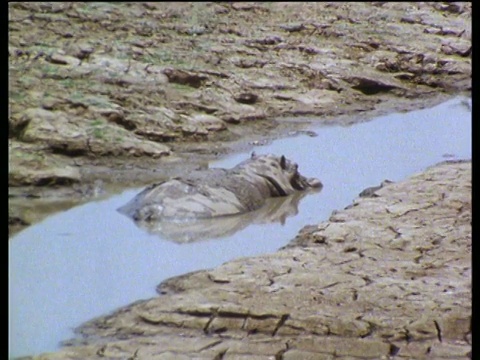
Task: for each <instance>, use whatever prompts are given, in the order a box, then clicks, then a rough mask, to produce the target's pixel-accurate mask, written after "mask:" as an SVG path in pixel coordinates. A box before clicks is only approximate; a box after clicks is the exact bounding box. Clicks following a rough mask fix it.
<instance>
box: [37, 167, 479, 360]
mask: <svg viewBox="0 0 480 360" xmlns="http://www.w3.org/2000/svg"><path fill="white" fill-rule="evenodd" d="M252 241H255V239H252ZM471 245H472V244H471V162H469V161H457V162H445V163H441V164H439V165H436V166H433V167H431V168H429V169H427V170H426V171H425V172H423V173H420V174H417V175H414V176H413V177H411V178H409V179H407V180H405V181H402V182H399V183H393V184H389V185H387V186H385V187H383V188H381V189H379V190H377V191H376V192H374V193H373V194H371V196H370V197H361V198H358V199H357V200H355V201H354V202H353V204H352V205H350V206H348V207H347V208H346V209H344V210H341V211H337V212H335V213H334V214H332V216H331V218H330V219H329V220H328V221H325V222H322V223H320V224H318V225H315V226H307V227H305V228H304V229H303V230H302V231H300V233H299V235H298V236H297V237H296V238H295V239H294V240H293V241H292V242H291V243H290V244H289V245H287V246H286V247H284V248H283V249H281V250H279V251H278V252H276V253H274V254H269V255H262V256H257V257H251V258H243V259H238V260H234V261H230V262H227V263H225V264H223V265H222V266H219V267H217V268H215V269H213V270H205V271H198V272H195V273H191V274H186V275H183V276H179V277H175V278H172V279H169V280H167V281H165V282H164V283H162V284H160V285H159V287H158V291H159V293H160V294H161V296H159V297H156V298H153V299H150V300H146V301H140V302H137V303H134V304H132V305H129V306H127V307H124V308H122V309H120V310H118V311H116V312H114V313H113V314H111V315H108V316H104V317H100V318H97V319H94V320H92V321H90V322H88V323H86V324H84V325H83V326H82V327H81V328H80V329H79V333H80V334H82V335H83V337H84V338H83V339H77V340H76V341H72V342H71V344H70V345H72V346H70V347H65V348H63V349H62V350H60V351H58V352H57V353H52V354H45V355H41V356H37V357H35V358H34V359H37V360H40V359H42V360H47V359H50V360H53V359H72V360H73V359H103V358H107V359H284V360H285V359H442V358H448V359H468V358H470V357H471V355H470V352H471ZM74 343H76V344H77V345H75V346H73V344H74Z"/></svg>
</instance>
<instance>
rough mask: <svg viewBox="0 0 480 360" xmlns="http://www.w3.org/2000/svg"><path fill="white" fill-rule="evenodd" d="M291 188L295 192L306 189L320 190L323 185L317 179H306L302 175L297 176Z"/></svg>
mask: <svg viewBox="0 0 480 360" xmlns="http://www.w3.org/2000/svg"><path fill="white" fill-rule="evenodd" d="M292 186H293V187H294V188H295V189H297V190H306V189H308V188H315V189H321V188H322V187H323V184H322V182H321V181H320V180H318V179H317V178H313V177H312V178H306V177H304V176H302V175H298V177H296V179H294V181H292Z"/></svg>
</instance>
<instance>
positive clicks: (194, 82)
mask: <svg viewBox="0 0 480 360" xmlns="http://www.w3.org/2000/svg"><path fill="white" fill-rule="evenodd" d="M163 74H165V75H166V76H167V77H168V81H170V82H171V83H176V84H181V85H188V86H191V87H193V88H199V87H201V86H202V85H203V83H204V82H205V80H207V79H208V77H207V76H206V75H203V74H197V73H193V72H189V71H184V70H179V69H174V68H166V69H164V70H163Z"/></svg>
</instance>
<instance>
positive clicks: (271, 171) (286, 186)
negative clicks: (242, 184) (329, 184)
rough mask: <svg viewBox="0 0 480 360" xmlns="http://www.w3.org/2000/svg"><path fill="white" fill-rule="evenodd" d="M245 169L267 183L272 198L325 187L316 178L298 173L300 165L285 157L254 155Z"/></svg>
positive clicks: (245, 165)
mask: <svg viewBox="0 0 480 360" xmlns="http://www.w3.org/2000/svg"><path fill="white" fill-rule="evenodd" d="M242 165H243V167H244V168H245V169H246V170H247V171H248V172H253V173H254V174H255V175H257V176H260V177H262V178H264V179H265V180H266V181H267V184H268V187H269V189H270V193H271V195H272V196H286V195H290V194H292V193H293V192H294V191H295V190H306V189H309V188H321V187H322V186H323V185H322V183H321V182H320V180H318V179H316V178H306V177H304V176H303V175H301V174H300V173H299V172H298V165H297V164H296V163H294V162H293V161H290V160H288V159H287V158H285V156H283V155H282V156H276V155H272V154H268V155H256V154H255V153H252V156H251V157H250V159H249V160H247V161H246V162H244V163H243V164H242Z"/></svg>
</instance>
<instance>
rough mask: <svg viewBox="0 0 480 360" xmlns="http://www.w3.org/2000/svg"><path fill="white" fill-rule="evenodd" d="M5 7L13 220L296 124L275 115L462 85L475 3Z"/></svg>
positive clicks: (414, 99) (439, 93)
mask: <svg viewBox="0 0 480 360" xmlns="http://www.w3.org/2000/svg"><path fill="white" fill-rule="evenodd" d="M8 11H9V25H8V26H9V47H8V52H9V150H10V158H9V163H10V167H9V200H10V201H9V225H10V228H11V229H12V232H13V231H16V230H18V229H19V228H22V227H24V226H28V225H30V224H33V223H35V222H37V221H39V220H41V219H42V218H44V217H45V216H47V215H48V214H51V213H53V212H55V211H60V210H63V209H65V208H66V207H67V208H68V207H71V206H74V205H76V204H78V203H79V202H81V201H86V200H88V199H92V198H94V197H96V196H97V195H96V194H98V193H102V191H104V192H113V191H115V190H114V189H112V187H115V186H117V191H118V186H124V187H127V186H132V187H133V186H142V185H145V184H147V183H149V182H151V181H154V180H158V178H159V177H160V176H168V175H169V174H174V175H175V174H176V173H178V172H179V171H186V170H187V171H188V169H189V168H194V167H198V166H202V165H205V164H206V161H207V160H211V159H213V158H215V157H216V156H217V155H222V154H226V153H230V152H232V151H235V150H238V149H246V148H251V144H252V143H261V142H262V141H264V140H265V137H269V138H271V137H279V136H284V135H285V134H287V133H288V132H289V131H292V130H293V131H295V130H301V129H302V128H303V127H304V126H305V123H298V122H289V121H286V119H285V116H299V115H315V116H317V117H316V118H315V119H312V120H311V121H313V122H314V123H318V124H342V125H345V124H351V123H353V122H357V121H362V120H365V119H366V118H367V117H365V114H366V112H368V117H370V118H371V117H372V116H374V114H379V113H382V112H383V113H385V112H392V111H404V110H409V109H414V108H419V107H425V106H428V105H433V104H434V103H438V102H439V101H441V99H442V98H445V97H446V96H449V95H451V94H453V93H458V92H460V91H469V90H470V88H471V47H472V45H471V3H461V2H456V3H439V2H419V3H413V2H406V3H396V2H371V3H369V2H363V3H343V2H333V3H305V2H304V3H285V2H284V3H268V2H267V3H265V2H263V3H260V2H259V3H256V2H251V3H236V2H233V3H232V2H220V3H214V2H201V3H188V2H181V3H178V2H171V3H167V2H160V3H113V2H110V3H107V2H104V3H101V2H97V3H82V2H75V3H69V2H60V3H48V2H39V3H34V2H10V3H9V7H8ZM95 181H97V183H95ZM99 181H100V182H99Z"/></svg>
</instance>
